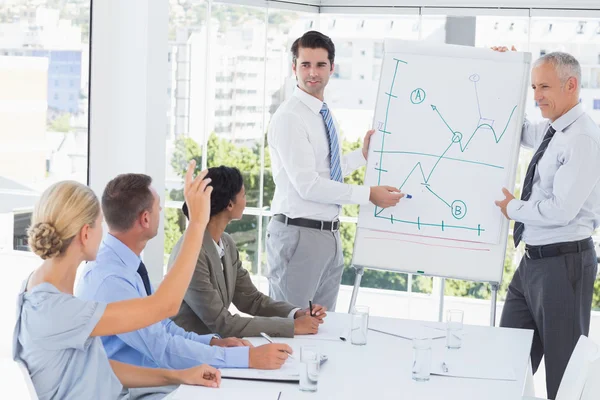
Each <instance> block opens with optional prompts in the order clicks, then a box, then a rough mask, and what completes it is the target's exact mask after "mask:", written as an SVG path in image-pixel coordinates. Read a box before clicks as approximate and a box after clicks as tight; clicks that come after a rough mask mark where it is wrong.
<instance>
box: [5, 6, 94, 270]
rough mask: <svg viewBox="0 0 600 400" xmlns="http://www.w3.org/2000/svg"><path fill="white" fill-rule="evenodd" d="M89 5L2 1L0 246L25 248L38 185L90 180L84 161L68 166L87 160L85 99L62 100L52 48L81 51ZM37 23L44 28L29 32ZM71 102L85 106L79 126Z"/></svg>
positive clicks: (83, 45) (64, 96)
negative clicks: (73, 160)
mask: <svg viewBox="0 0 600 400" xmlns="http://www.w3.org/2000/svg"><path fill="white" fill-rule="evenodd" d="M19 11H21V12H23V14H21V15H24V17H23V18H19V14H18V12H19ZM89 12H90V2H89V1H76V0H66V1H61V2H56V1H49V0H48V1H44V0H42V1H37V2H36V3H35V4H31V2H8V3H7V2H0V22H1V25H2V29H1V30H2V32H3V33H4V34H3V37H2V39H3V40H2V43H1V44H0V59H1V62H0V82H1V83H0V86H1V87H2V89H1V90H0V127H2V128H0V253H4V252H7V251H12V250H18V251H23V252H25V251H28V247H27V234H26V230H27V228H28V227H29V225H30V221H31V212H32V209H33V206H34V204H35V202H36V201H37V198H38V196H39V193H40V192H41V191H43V190H44V189H46V188H47V187H48V186H49V185H50V184H52V183H54V182H56V181H59V180H64V179H72V180H76V181H79V182H82V183H87V172H88V171H87V162H83V163H81V164H80V166H79V168H77V169H75V170H72V168H71V165H70V163H69V157H79V158H81V159H83V160H85V161H87V157H88V152H87V142H88V133H87V113H88V102H87V99H81V100H79V99H77V96H76V97H75V98H74V99H73V100H75V99H77V100H78V103H77V105H74V104H73V102H71V103H70V104H68V105H62V106H63V107H64V108H61V107H60V106H61V104H60V100H63V99H66V96H67V94H61V93H62V92H59V91H58V90H59V89H60V86H61V78H60V77H58V76H57V75H56V74H55V72H54V71H55V69H54V68H55V62H54V59H53V57H52V56H51V52H52V48H57V47H58V48H60V47H67V46H68V47H70V48H73V49H74V50H77V51H79V52H80V54H83V53H82V51H83V50H84V49H87V48H88V47H89V43H88V36H86V35H82V31H83V30H85V29H88V28H87V27H88V26H89V22H90V21H89ZM15 13H17V14H15ZM36 21H37V22H36ZM36 24H39V25H43V28H45V29H37V30H36V31H35V32H36V34H35V35H34V36H31V35H28V34H27V32H32V31H33V30H34V29H36ZM3 46H6V48H3ZM85 54H86V56H85V57H87V54H88V53H87V51H86V52H85ZM82 58H83V56H82ZM85 61H86V62H88V61H89V60H88V59H85ZM76 72H77V73H80V71H76ZM63 86H64V85H63ZM72 108H75V109H81V110H82V112H83V113H84V114H85V116H84V117H83V118H81V119H80V120H78V121H77V129H74V128H73V127H72V126H71V113H70V110H71V109H72ZM67 138H70V139H72V140H65V139H67ZM63 141H64V143H63ZM61 143H63V144H62V145H61ZM5 273H6V274H8V275H9V277H10V275H11V270H10V269H7V270H6V271H5ZM15 273H16V274H17V273H18V271H15ZM15 276H16V275H15Z"/></svg>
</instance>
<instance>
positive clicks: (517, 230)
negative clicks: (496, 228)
mask: <svg viewBox="0 0 600 400" xmlns="http://www.w3.org/2000/svg"><path fill="white" fill-rule="evenodd" d="M555 133H556V130H555V129H554V128H553V127H552V126H550V127H549V128H548V130H547V131H546V135H544V140H542V143H541V144H540V147H538V149H537V151H536V153H535V154H534V155H533V158H532V159H531V162H530V163H529V166H528V167H527V173H526V174H525V180H524V181H523V189H522V190H521V200H523V201H527V200H529V198H530V197H531V189H532V186H533V176H534V175H535V168H536V166H537V164H538V162H539V161H540V159H541V158H542V157H543V156H544V152H545V151H546V149H547V148H548V144H550V141H551V140H552V137H553V136H554V134H555ZM524 228H525V226H524V225H523V223H522V222H519V221H515V227H514V229H513V241H514V242H515V247H517V246H518V245H519V242H520V241H521V237H522V236H523V229H524Z"/></svg>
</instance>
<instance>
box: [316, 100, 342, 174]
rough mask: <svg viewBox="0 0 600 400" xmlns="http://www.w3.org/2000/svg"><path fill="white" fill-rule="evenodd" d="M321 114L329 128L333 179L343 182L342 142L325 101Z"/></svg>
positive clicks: (330, 163)
mask: <svg viewBox="0 0 600 400" xmlns="http://www.w3.org/2000/svg"><path fill="white" fill-rule="evenodd" d="M321 115H322V116H323V121H324V122H325V127H326V128H327V138H328V139H329V156H330V162H329V167H330V168H331V172H330V176H331V180H332V181H337V182H343V181H344V179H343V177H342V163H341V162H340V142H339V140H338V135H337V132H336V131H335V125H334V124H333V117H332V116H331V113H330V112H329V108H328V107H327V104H325V103H323V107H322V108H321Z"/></svg>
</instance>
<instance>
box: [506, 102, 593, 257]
mask: <svg viewBox="0 0 600 400" xmlns="http://www.w3.org/2000/svg"><path fill="white" fill-rule="evenodd" d="M549 125H550V124H549V123H548V121H545V122H541V123H539V124H531V123H529V121H525V124H524V125H523V132H522V135H521V144H522V145H523V146H526V147H530V148H536V149H537V148H538V147H539V145H540V144H541V142H542V140H543V138H544V135H545V134H546V131H547V130H548V127H549ZM552 127H553V128H554V129H556V133H555V134H554V137H553V138H552V140H551V141H550V144H549V145H548V148H547V149H546V151H545V153H544V155H543V157H542V158H541V159H540V160H539V162H538V165H537V167H536V170H535V175H534V177H533V186H532V192H531V197H530V198H529V200H528V201H522V200H516V199H515V200H512V201H510V203H508V207H507V214H508V216H509V217H510V218H511V219H514V220H516V221H520V222H523V223H524V224H525V229H524V231H523V241H524V242H525V243H527V244H529V245H534V246H537V245H544V244H551V243H559V242H572V241H576V240H581V239H585V238H587V237H589V236H590V235H591V234H592V232H593V231H594V229H596V228H597V227H598V224H599V223H600V184H599V181H600V128H598V126H597V125H596V124H595V123H594V121H593V120H592V119H591V118H590V117H589V116H588V115H587V114H586V113H585V112H584V110H583V107H582V106H581V105H580V104H578V105H576V106H575V107H573V108H572V109H571V110H569V111H568V112H567V113H566V114H565V115H563V116H562V117H560V118H558V119H557V120H556V121H554V122H553V123H552Z"/></svg>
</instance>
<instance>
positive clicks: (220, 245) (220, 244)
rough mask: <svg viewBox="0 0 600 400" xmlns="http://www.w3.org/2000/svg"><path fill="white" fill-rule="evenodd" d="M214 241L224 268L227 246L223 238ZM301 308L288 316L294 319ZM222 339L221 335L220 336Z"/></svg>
mask: <svg viewBox="0 0 600 400" xmlns="http://www.w3.org/2000/svg"><path fill="white" fill-rule="evenodd" d="M213 243H214V244H215V247H216V248H217V253H219V258H220V259H221V269H223V260H222V259H223V257H224V256H225V246H223V241H222V240H221V239H219V242H218V243H217V242H215V239H213ZM298 310H300V308H299V307H298V308H294V309H293V310H292V311H290V313H289V314H288V318H291V319H294V315H296V311H298ZM218 338H219V339H220V337H218Z"/></svg>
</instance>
